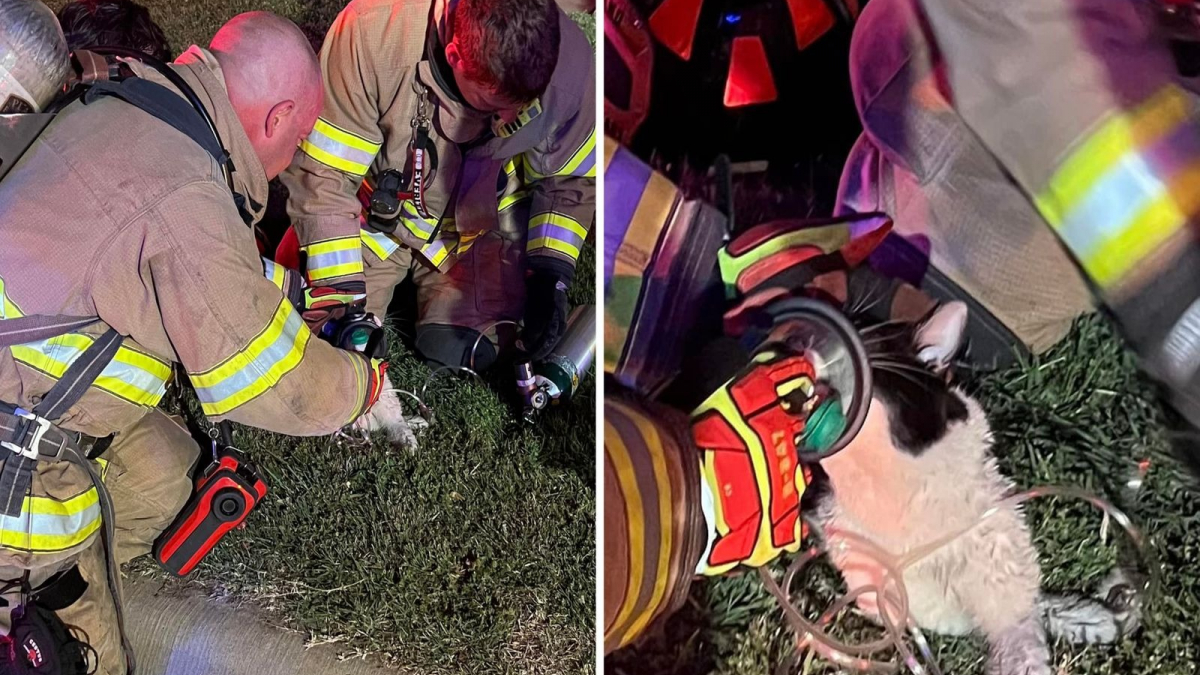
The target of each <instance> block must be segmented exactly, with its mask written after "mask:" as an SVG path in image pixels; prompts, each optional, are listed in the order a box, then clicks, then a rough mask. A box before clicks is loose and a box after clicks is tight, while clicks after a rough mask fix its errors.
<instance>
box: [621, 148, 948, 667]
mask: <svg viewBox="0 0 1200 675" xmlns="http://www.w3.org/2000/svg"><path fill="white" fill-rule="evenodd" d="M605 160H606V161H605V181H606V184H607V185H608V186H609V189H613V188H614V186H616V187H617V188H618V189H619V190H620V192H619V194H621V200H622V201H624V202H627V207H628V208H625V209H621V210H617V211H616V212H614V214H613V215H612V216H609V217H608V219H607V220H606V224H605V248H606V250H608V251H610V252H612V255H611V256H610V258H609V261H608V264H609V266H608V267H606V269H605V316H604V321H605V371H606V373H607V378H608V380H607V384H606V391H605V409H604V426H605V436H604V454H605V473H604V490H605V502H604V504H605V508H604V528H605V542H604V546H605V550H604V594H605V597H604V649H605V653H609V652H612V651H614V650H616V649H619V648H621V647H624V646H626V645H629V644H631V643H632V642H634V641H635V640H636V639H637V638H638V637H639V636H641V635H644V634H645V633H646V630H647V628H648V627H650V626H652V625H653V624H654V623H655V622H657V621H659V620H661V619H663V618H665V617H666V616H668V615H669V614H671V613H672V612H674V611H675V610H676V609H678V608H679V607H681V606H682V604H683V602H684V601H685V600H686V599H687V594H688V589H689V587H690V586H691V583H692V581H693V580H694V579H695V578H697V577H700V576H710V575H718V574H724V573H727V572H729V571H731V570H734V569H737V568H739V567H741V566H751V567H757V566H761V565H763V564H766V563H768V562H770V561H771V560H774V559H775V558H776V557H778V556H780V555H781V554H783V553H784V552H795V551H797V550H799V548H800V545H801V542H802V540H803V538H804V537H805V536H806V529H805V527H804V524H803V521H802V519H801V517H800V516H801V506H802V501H803V498H804V496H805V489H806V487H807V486H808V485H809V484H810V483H811V480H812V470H811V466H812V465H813V464H815V463H816V462H817V461H819V460H821V459H823V458H825V457H828V456H830V455H831V454H833V453H835V452H838V451H839V450H841V449H842V448H844V447H845V446H846V445H847V444H848V443H849V442H850V441H851V440H852V439H853V438H854V436H855V435H856V434H857V433H858V430H859V429H860V428H861V426H862V423H863V419H864V418H865V416H866V412H867V408H868V406H869V402H870V400H871V391H872V389H871V369H870V366H869V363H868V361H867V352H866V349H865V347H864V345H863V343H862V341H861V340H860V339H859V337H858V333H857V332H856V331H855V329H854V328H853V326H852V325H851V324H850V322H849V321H848V319H846V318H845V317H844V315H843V314H842V312H841V311H840V307H841V304H842V303H844V302H845V300H846V298H847V295H850V294H853V293H855V291H854V288H855V287H856V286H857V285H858V284H860V283H871V284H873V285H875V284H879V285H878V286H873V288H876V289H877V290H878V291H879V295H878V297H879V298H881V301H880V302H877V303H875V306H874V307H872V308H870V309H871V311H873V312H875V313H877V314H878V315H879V316H877V317H875V318H878V319H897V320H916V319H918V318H920V317H921V316H923V315H924V314H926V313H927V312H928V311H929V310H930V309H932V307H933V304H932V301H931V300H930V299H929V298H928V297H927V296H925V295H924V294H922V293H920V292H919V291H917V290H916V289H914V288H912V287H910V286H906V285H904V284H902V283H889V282H885V281H884V280H882V279H880V278H878V277H875V276H874V275H872V274H871V273H870V272H869V271H868V270H867V269H866V268H865V266H863V265H862V264H861V263H862V262H863V261H864V260H865V259H866V258H867V256H868V255H870V254H871V252H872V251H873V250H874V249H875V248H876V247H877V246H878V245H879V243H880V242H881V241H883V239H884V238H885V237H886V236H887V234H888V232H889V230H890V227H891V223H890V221H889V220H888V219H887V218H886V217H884V216H882V215H880V214H863V215H862V216H855V217H853V218H851V219H848V220H830V221H823V222H809V221H778V222H772V223H767V224H765V225H760V226H757V227H754V228H751V229H749V230H747V231H745V232H743V233H741V234H739V235H738V236H737V237H736V238H734V239H733V240H732V241H727V239H728V237H727V234H728V229H729V222H728V220H727V219H726V217H725V216H724V214H722V213H721V212H719V211H718V210H717V209H715V208H713V207H711V206H709V205H707V204H704V203H702V202H699V201H695V200H688V199H686V198H684V197H683V196H682V195H681V194H680V193H679V191H678V190H677V189H676V188H675V187H674V186H673V185H672V184H671V183H670V182H669V181H668V180H667V179H666V178H665V177H663V176H662V175H661V174H659V173H657V172H654V171H652V170H651V169H650V168H649V167H648V166H646V165H645V164H644V163H642V162H641V161H640V160H639V159H638V158H636V157H635V156H634V155H633V154H632V153H630V152H628V151H627V150H625V149H624V148H620V147H618V146H617V145H616V143H614V142H612V141H611V140H608V141H607V142H606V146H605ZM852 231H855V232H857V233H858V236H855V237H851V232H852ZM718 270H719V274H718ZM864 275H866V276H864ZM726 308H729V309H728V311H726ZM714 317H715V318H719V322H718V324H719V325H717V326H715V328H714V327H713V326H710V325H707V324H709V323H711V321H709V319H712V318H714ZM698 336H699V337H698ZM689 353H690V354H696V353H700V354H701V355H702V358H699V359H694V360H692V359H690V357H689V356H688V355H689ZM684 380H686V384H684V385H683V386H680V385H679V383H680V382H681V381H684ZM668 400H669V401H670V405H669V406H668V405H666V404H665V402H666V401H668ZM683 411H689V412H690V414H688V413H685V412H683Z"/></svg>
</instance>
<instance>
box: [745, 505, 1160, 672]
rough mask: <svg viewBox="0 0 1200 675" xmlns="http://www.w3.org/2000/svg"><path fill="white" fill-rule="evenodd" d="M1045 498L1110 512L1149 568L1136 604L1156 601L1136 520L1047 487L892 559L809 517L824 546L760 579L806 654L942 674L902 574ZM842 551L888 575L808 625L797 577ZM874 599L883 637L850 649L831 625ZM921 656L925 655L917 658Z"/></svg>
mask: <svg viewBox="0 0 1200 675" xmlns="http://www.w3.org/2000/svg"><path fill="white" fill-rule="evenodd" d="M1039 497H1067V498H1073V499H1078V500H1082V501H1085V502H1087V503H1089V504H1091V505H1092V506H1094V507H1096V508H1097V509H1099V510H1100V511H1101V512H1103V514H1104V516H1105V519H1106V520H1112V521H1113V522H1116V523H1117V524H1118V525H1120V526H1121V529H1123V530H1125V533H1126V534H1127V535H1128V537H1129V540H1130V541H1131V542H1132V543H1133V545H1134V547H1135V549H1136V550H1137V553H1138V557H1139V558H1140V559H1141V564H1142V567H1143V568H1144V569H1145V571H1146V572H1147V575H1146V577H1145V581H1144V582H1143V583H1142V584H1141V585H1140V587H1139V588H1137V589H1136V595H1137V601H1138V602H1139V603H1140V604H1141V605H1142V607H1143V611H1145V610H1144V608H1145V605H1146V603H1147V602H1148V601H1149V599H1150V597H1151V596H1152V595H1154V593H1155V592H1156V589H1157V587H1158V573H1159V570H1158V563H1157V559H1156V557H1155V555H1154V552H1153V549H1152V548H1151V546H1150V543H1149V540H1148V539H1147V538H1146V536H1145V535H1144V534H1143V533H1142V531H1141V530H1140V529H1139V528H1138V527H1137V526H1136V525H1134V524H1133V522H1132V521H1131V520H1130V518H1129V517H1128V516H1127V515H1126V514H1125V513H1124V512H1123V511H1121V510H1120V509H1118V508H1117V507H1115V506H1113V505H1112V504H1111V503H1109V502H1108V501H1106V500H1104V499H1101V498H1100V497H1098V496H1096V495H1094V494H1092V493H1090V492H1087V491H1085V490H1081V489H1078V488H1074V487H1067V486H1057V485H1042V486H1038V487H1034V488H1032V489H1029V490H1026V491H1025V492H1021V493H1019V494H1016V495H1013V496H1011V497H1008V498H1006V499H1003V500H1001V501H1000V502H998V503H997V504H995V505H994V506H992V507H991V508H989V509H988V510H987V511H985V512H984V513H983V514H982V515H980V516H979V518H978V519H976V520H975V522H974V523H972V524H971V525H968V526H967V527H965V528H963V529H961V530H959V531H957V532H953V533H951V534H948V535H945V536H943V537H940V538H938V539H935V540H933V541H930V542H928V543H926V544H923V545H921V546H919V547H917V548H914V549H912V550H910V551H908V552H906V553H904V554H902V555H894V554H891V553H889V552H887V551H885V550H883V549H882V548H880V547H879V546H877V545H875V544H874V543H872V542H871V541H869V540H868V539H866V538H865V537H862V536H860V535H858V534H855V533H853V532H846V531H842V530H836V529H833V528H829V529H825V530H824V531H822V528H821V527H820V526H819V524H817V523H815V522H812V521H811V520H810V519H806V521H808V524H809V526H810V528H812V530H813V532H814V533H815V534H817V537H816V541H817V543H816V544H814V545H813V546H810V547H809V548H807V549H805V550H804V551H803V552H802V553H801V554H800V555H799V557H797V558H796V559H795V560H794V561H792V563H791V564H790V565H789V566H788V568H787V570H786V571H785V572H784V575H783V581H782V584H780V583H777V582H776V581H775V577H774V576H772V575H771V573H770V572H769V571H768V570H767V569H766V568H765V567H760V568H758V573H759V577H760V578H761V579H762V581H763V584H764V585H765V586H766V588H767V590H768V591H769V592H770V593H771V595H773V596H775V599H776V600H777V601H778V602H779V604H780V606H781V607H782V608H783V613H784V617H785V618H786V619H787V621H788V623H789V624H791V626H792V628H793V629H794V630H795V631H796V635H797V637H798V642H797V648H798V649H799V650H804V649H811V650H812V651H813V652H815V653H816V654H817V655H818V656H821V657H822V658H824V659H826V660H828V661H830V662H831V663H834V664H836V665H838V666H839V667H842V668H846V669H851V670H855V671H859V672H867V673H897V672H899V671H900V668H901V664H903V666H904V667H906V668H907V669H908V670H909V672H911V673H913V674H914V675H942V671H941V669H940V668H939V667H938V665H937V663H936V661H935V660H934V658H933V654H932V652H931V650H930V648H929V643H928V642H927V641H926V640H925V636H924V635H923V634H922V633H921V630H920V629H919V628H918V627H917V625H916V623H915V622H914V621H913V618H912V616H911V614H910V613H909V611H908V610H909V605H908V592H907V590H906V589H905V587H904V579H903V573H904V571H905V570H906V569H908V568H909V567H911V566H913V565H915V564H916V563H918V562H920V561H921V560H924V559H925V558H927V557H929V556H930V555H932V554H933V553H934V552H936V551H938V550H940V549H941V548H942V547H944V546H946V545H948V544H950V543H952V542H954V541H956V540H957V539H959V538H960V537H962V536H964V535H965V534H967V533H968V532H971V531H973V530H974V529H975V528H976V527H979V526H980V525H982V524H983V523H985V522H987V521H988V519H990V518H991V517H992V516H993V515H995V514H996V513H999V512H1002V511H1006V510H1007V509H1010V508H1014V507H1016V506H1018V505H1020V504H1022V503H1024V502H1026V501H1029V500H1031V499H1036V498H1039ZM834 550H838V551H854V552H855V553H857V554H859V555H863V556H865V557H867V558H870V559H871V560H873V561H874V562H875V563H877V564H878V565H879V566H880V568H881V569H882V570H883V578H882V583H881V584H880V585H867V586H862V587H859V588H855V589H853V590H851V591H850V592H848V593H846V594H845V595H843V596H842V597H841V598H839V599H838V600H837V601H835V602H834V603H833V604H832V605H831V606H830V607H829V608H828V609H827V610H825V612H823V613H822V614H821V616H820V617H819V618H818V619H817V620H816V621H815V622H813V621H809V620H808V619H807V618H806V617H805V616H804V615H803V614H801V613H800V611H799V610H798V609H797V608H796V607H795V605H793V604H792V602H791V600H790V599H789V595H790V593H791V588H792V584H793V582H794V581H795V578H796V575H797V574H799V573H800V571H801V570H803V569H804V568H805V567H806V566H807V565H808V564H809V563H811V562H812V561H813V560H815V559H816V558H818V557H819V556H820V555H822V554H823V553H830V552H832V551H834ZM870 594H874V595H875V597H876V599H877V602H878V605H879V609H880V611H879V620H880V622H881V623H882V624H883V629H884V633H885V634H884V636H883V637H881V638H880V639H878V640H873V641H870V642H865V643H861V644H851V643H848V642H844V641H842V640H839V639H838V638H835V637H833V636H831V635H830V634H829V633H828V632H827V631H826V627H827V626H828V625H829V622H830V621H832V620H833V618H834V617H835V616H837V615H838V613H840V612H841V611H842V610H844V609H845V608H847V607H849V606H850V605H851V604H852V603H853V602H855V601H856V600H857V599H858V598H859V597H861V596H864V595H870ZM906 631H907V632H908V633H909V634H910V636H911V638H912V642H913V644H914V645H915V647H916V652H917V653H915V652H914V651H913V648H912V647H910V646H909V645H908V642H907V640H906V639H905V632H906ZM888 649H892V650H895V652H896V653H897V654H898V655H899V656H900V661H901V663H896V662H893V661H881V660H877V659H875V658H872V657H873V656H874V655H876V654H878V653H879V652H882V651H884V650H888ZM918 653H919V656H920V658H919V659H918Z"/></svg>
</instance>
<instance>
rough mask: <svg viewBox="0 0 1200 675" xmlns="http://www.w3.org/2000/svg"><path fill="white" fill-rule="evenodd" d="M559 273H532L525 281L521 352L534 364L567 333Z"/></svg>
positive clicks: (564, 289)
mask: <svg viewBox="0 0 1200 675" xmlns="http://www.w3.org/2000/svg"><path fill="white" fill-rule="evenodd" d="M568 281H569V279H568V278H567V277H564V276H563V275H562V274H561V273H558V272H555V271H551V270H546V269H535V270H533V273H532V274H530V275H529V278H528V279H527V280H526V281H525V290H526V295H525V327H524V328H523V329H522V330H521V345H520V347H521V349H522V350H524V351H525V353H526V354H528V355H529V358H530V359H532V360H534V361H537V360H539V359H542V358H545V357H546V355H547V354H549V353H550V350H552V349H554V347H555V346H556V345H557V344H558V341H559V340H560V339H561V338H562V336H563V333H564V332H565V331H566V330H567V282H568Z"/></svg>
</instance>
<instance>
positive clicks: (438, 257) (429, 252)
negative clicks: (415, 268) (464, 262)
mask: <svg viewBox="0 0 1200 675" xmlns="http://www.w3.org/2000/svg"><path fill="white" fill-rule="evenodd" d="M447 243H448V242H447V241H446V240H445V239H441V238H439V239H435V240H433V242H432V243H429V244H425V245H424V246H422V247H421V255H423V256H425V259H426V260H428V261H429V262H431V263H433V266H434V267H441V265H442V263H443V262H445V261H446V256H447V255H449V254H450V250H449V247H447V246H446V244H447Z"/></svg>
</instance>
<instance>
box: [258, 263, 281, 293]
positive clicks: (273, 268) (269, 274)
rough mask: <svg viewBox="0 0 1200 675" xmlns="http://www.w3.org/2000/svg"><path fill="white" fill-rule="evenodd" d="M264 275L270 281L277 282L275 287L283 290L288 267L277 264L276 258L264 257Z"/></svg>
mask: <svg viewBox="0 0 1200 675" xmlns="http://www.w3.org/2000/svg"><path fill="white" fill-rule="evenodd" d="M262 263H263V276H264V277H266V278H267V280H268V281H270V282H271V283H273V284H275V288H278V289H280V290H283V286H284V284H286V283H287V268H286V267H284V266H283V265H280V264H277V263H276V262H275V261H274V260H267V259H266V258H263V259H262Z"/></svg>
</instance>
